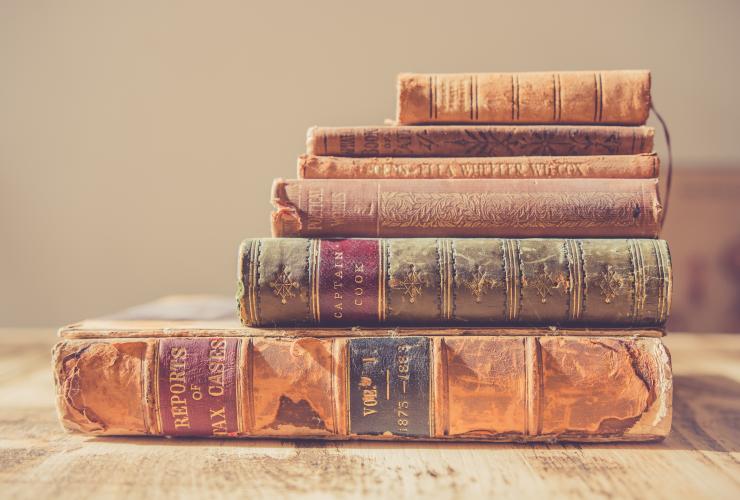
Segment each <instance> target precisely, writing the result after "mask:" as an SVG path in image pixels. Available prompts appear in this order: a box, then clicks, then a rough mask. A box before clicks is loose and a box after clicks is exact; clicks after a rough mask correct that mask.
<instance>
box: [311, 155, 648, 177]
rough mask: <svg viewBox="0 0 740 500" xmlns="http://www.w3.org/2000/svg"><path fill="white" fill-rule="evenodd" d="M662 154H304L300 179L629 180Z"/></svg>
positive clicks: (638, 175)
mask: <svg viewBox="0 0 740 500" xmlns="http://www.w3.org/2000/svg"><path fill="white" fill-rule="evenodd" d="M659 165H660V162H659V160H658V155H656V154H654V153H653V154H640V155H611V156H609V155H600V156H514V157H488V158H486V157H483V158H474V157H468V158H465V157H461V158H449V157H448V158H446V157H437V158H429V157H427V158H424V157H418V158H404V157H385V158H353V157H347V156H314V155H301V156H300V157H299V158H298V178H300V179H530V178H531V179H538V178H542V179H547V178H561V179H565V178H575V179H579V178H581V179H584V178H600V179H628V178H642V179H647V178H651V177H658V174H659Z"/></svg>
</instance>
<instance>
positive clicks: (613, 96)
mask: <svg viewBox="0 0 740 500" xmlns="http://www.w3.org/2000/svg"><path fill="white" fill-rule="evenodd" d="M649 113H650V72H649V71H644V70H642V71H568V72H555V73H553V72H548V73H478V74H476V73H466V74H401V75H399V76H398V106H397V119H398V122H399V123H401V124H420V123H597V124H621V125H642V124H643V123H645V121H646V120H647V118H648V114H649Z"/></svg>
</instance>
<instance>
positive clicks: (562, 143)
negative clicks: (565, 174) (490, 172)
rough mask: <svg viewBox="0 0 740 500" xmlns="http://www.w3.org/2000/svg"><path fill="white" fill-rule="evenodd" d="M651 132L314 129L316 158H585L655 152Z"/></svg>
mask: <svg viewBox="0 0 740 500" xmlns="http://www.w3.org/2000/svg"><path fill="white" fill-rule="evenodd" d="M654 134H655V130H654V129H653V128H652V127H617V126H611V127H610V126H601V127H596V126H568V125H534V126H528V127H522V126H512V125H509V126H501V125H499V126H496V125H466V126H455V125H452V126H446V125H431V126H423V127H419V126H407V127H312V128H310V129H309V130H308V137H307V140H306V153H308V154H312V155H317V156H360V157H362V156H370V157H383V156H476V157H485V156H583V155H633V154H641V153H650V152H652V150H653V136H654Z"/></svg>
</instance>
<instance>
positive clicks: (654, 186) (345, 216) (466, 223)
mask: <svg viewBox="0 0 740 500" xmlns="http://www.w3.org/2000/svg"><path fill="white" fill-rule="evenodd" d="M272 193H273V194H272V200H273V205H274V207H275V211H274V212H273V213H272V232H273V236H283V237H285V236H287V237H299V236H302V237H409V238H411V237H424V236H434V237H436V236H439V237H445V236H447V237H475V236H480V237H538V236H539V237H599V238H602V237H638V238H640V237H642V238H654V237H656V236H657V235H658V233H659V231H660V224H661V213H662V207H661V204H660V201H659V198H658V180H657V179H613V180H610V181H609V182H604V181H603V180H601V179H424V180H419V181H417V182H412V183H409V182H408V181H407V180H405V179H380V180H376V179H362V180H351V179H297V180H282V179H277V180H276V181H275V183H274V184H273V189H272Z"/></svg>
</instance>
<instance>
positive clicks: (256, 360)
mask: <svg viewBox="0 0 740 500" xmlns="http://www.w3.org/2000/svg"><path fill="white" fill-rule="evenodd" d="M168 324H170V325H172V323H168ZM172 326H175V325H172ZM108 328H109V330H117V331H119V332H120V331H125V330H127V329H128V328H130V327H129V326H127V325H126V324H125V322H123V323H118V324H116V323H115V322H114V323H113V324H112V325H109V326H108ZM77 332H78V333H83V334H85V335H87V336H93V337H94V336H96V335H97V336H98V337H99V338H93V339H64V340H62V341H61V342H59V343H58V344H57V345H56V346H55V348H54V350H53V367H54V376H55V383H56V400H57V407H58V413H59V416H60V420H61V422H62V424H63V425H64V427H65V428H66V429H68V430H70V431H75V432H82V433H86V434H93V435H169V436H176V437H179V436H203V437H227V438H228V437H234V438H235V437H244V438H267V437H277V438H318V439H329V440H332V439H340V440H341V439H375V440H413V439H422V440H474V441H548V442H554V441H577V442H580V441H583V442H593V441H596V442H600V441H649V440H659V439H662V438H663V437H665V436H666V435H667V433H668V432H669V430H670V424H671V413H672V408H671V398H672V382H671V380H672V376H671V366H670V357H669V354H668V351H667V350H666V348H665V347H664V346H663V344H662V343H661V340H660V338H655V337H640V336H636V335H633V334H632V332H631V331H623V332H622V333H623V335H624V336H623V337H601V336H598V334H593V335H586V336H569V335H555V336H553V335H533V334H528V335H527V334H525V335H516V336H491V335H484V336H477V335H476V336H447V335H443V334H442V335H437V336H425V335H420V336H395V335H394V336H384V335H382V334H379V333H380V332H376V331H367V332H364V335H362V336H350V337H337V336H332V337H324V338H317V337H304V338H299V337H296V336H294V335H287V336H286V337H285V338H276V337H270V336H261V335H269V333H268V332H264V331H263V332H259V331H256V330H243V331H241V332H240V333H241V335H238V336H231V337H230V336H225V335H222V334H223V333H225V332H224V330H222V329H219V328H218V327H211V328H209V327H208V326H207V325H204V329H203V330H201V333H206V334H207V336H205V337H202V336H198V337H194V336H188V337H179V336H171V335H169V333H168V332H164V336H162V337H155V336H152V335H154V334H156V331H155V330H151V329H149V330H147V328H143V329H139V330H133V334H134V336H141V337H142V338H115V337H107V338H106V337H105V332H101V333H102V334H101V335H98V333H97V332H96V330H95V328H94V327H93V328H92V329H85V327H84V326H82V327H79V326H78V327H77ZM349 332H350V331H349V330H348V331H347V332H345V335H346V334H347V333H349ZM160 333H161V332H160ZM350 334H351V333H350ZM255 335H257V336H255Z"/></svg>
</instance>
